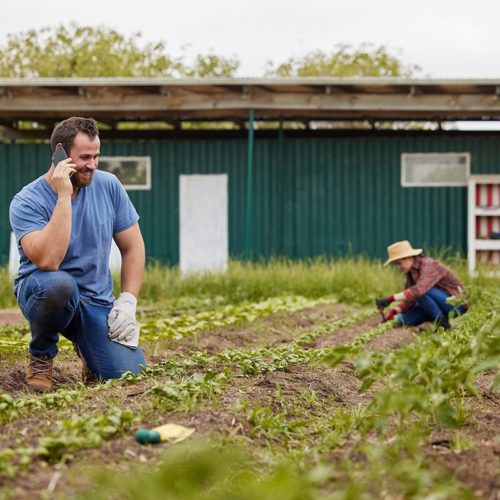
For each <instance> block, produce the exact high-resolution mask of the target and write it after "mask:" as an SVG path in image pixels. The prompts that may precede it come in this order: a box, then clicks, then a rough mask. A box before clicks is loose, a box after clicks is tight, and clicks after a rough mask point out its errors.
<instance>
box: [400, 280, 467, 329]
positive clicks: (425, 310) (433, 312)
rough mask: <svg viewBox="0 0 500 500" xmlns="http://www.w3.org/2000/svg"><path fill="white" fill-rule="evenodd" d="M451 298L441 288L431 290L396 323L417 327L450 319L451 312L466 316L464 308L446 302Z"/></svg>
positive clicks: (401, 315)
mask: <svg viewBox="0 0 500 500" xmlns="http://www.w3.org/2000/svg"><path fill="white" fill-rule="evenodd" d="M448 297H450V295H448V294H447V293H446V292H443V290H440V289H439V288H431V289H430V290H429V291H428V292H427V293H426V294H424V295H422V296H421V297H419V298H418V299H417V300H415V305H414V306H413V307H412V308H411V309H410V310H409V311H406V312H404V313H401V314H398V316H397V317H396V321H397V323H398V325H407V326H416V325H420V324H421V323H424V322H426V321H436V319H437V318H439V317H441V316H444V317H448V316H449V314H450V312H451V311H454V312H455V314H456V315H457V316H458V315H461V314H464V313H465V311H466V310H467V309H466V308H465V307H464V306H459V307H457V306H454V305H451V304H449V303H448V302H446V299H447V298H448Z"/></svg>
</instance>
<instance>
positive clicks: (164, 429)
mask: <svg viewBox="0 0 500 500" xmlns="http://www.w3.org/2000/svg"><path fill="white" fill-rule="evenodd" d="M194 431H195V430H194V429H192V428H189V427H184V426H182V425H178V424H165V425H160V426H159V427H155V428H154V429H151V430H149V429H139V430H138V431H137V432H136V433H135V439H136V440H137V441H138V442H139V443H141V444H150V443H159V442H160V441H171V442H172V443H178V442H180V441H183V440H184V439H186V438H187V437H189V436H191V434H193V432H194Z"/></svg>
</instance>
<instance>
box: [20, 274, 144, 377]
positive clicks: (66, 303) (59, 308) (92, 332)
mask: <svg viewBox="0 0 500 500" xmlns="http://www.w3.org/2000/svg"><path fill="white" fill-rule="evenodd" d="M17 299H18V302H19V307H20V308H21V311H22V313H23V314H24V316H25V317H26V319H27V320H28V321H29V322H30V328H31V342H30V345H29V351H30V353H31V354H33V355H35V356H49V357H50V358H53V357H54V356H55V355H56V354H57V352H58V350H57V342H58V340H59V333H61V334H62V335H64V336H65V337H66V338H67V339H69V340H70V341H71V342H73V344H76V345H77V346H78V349H79V350H80V352H81V354H82V356H83V357H84V359H85V361H86V363H87V365H88V367H89V368H90V369H91V370H92V371H93V372H94V373H95V374H96V375H97V377H98V378H99V379H100V380H107V379H111V378H119V377H121V375H122V374H123V373H124V372H126V371H132V372H134V373H140V369H139V365H144V366H145V364H146V363H145V361H144V356H143V354H142V351H141V350H140V349H139V348H137V349H130V348H129V347H126V346H123V345H121V344H118V343H117V342H113V341H112V340H110V339H109V337H108V314H109V311H110V310H111V307H112V306H111V305H110V306H98V305H91V304H88V303H86V302H84V301H83V300H81V299H80V292H79V290H78V286H77V284H76V282H75V280H74V279H73V278H72V277H71V275H69V274H68V273H66V272H65V271H53V272H45V271H40V270H37V271H35V272H33V273H32V274H30V275H29V276H28V277H27V278H26V279H25V280H24V281H23V282H22V284H21V286H20V289H19V290H18V297H17Z"/></svg>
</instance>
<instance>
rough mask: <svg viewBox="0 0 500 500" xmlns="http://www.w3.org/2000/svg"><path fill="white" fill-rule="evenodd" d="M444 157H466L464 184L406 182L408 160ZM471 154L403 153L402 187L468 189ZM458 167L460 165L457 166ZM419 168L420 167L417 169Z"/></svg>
mask: <svg viewBox="0 0 500 500" xmlns="http://www.w3.org/2000/svg"><path fill="white" fill-rule="evenodd" d="M436 156H437V157H443V156H448V157H449V156H455V157H465V169H466V172H465V179H464V181H463V182H408V181H407V180H406V175H405V173H406V167H407V166H408V165H407V164H406V160H407V159H408V158H422V159H424V160H425V159H426V158H429V157H436ZM470 162H471V157H470V153H467V152H457V153H439V152H434V153H402V154H401V186H403V187H466V186H467V180H468V178H469V176H470ZM457 165H458V164H457ZM417 168H418V167H417Z"/></svg>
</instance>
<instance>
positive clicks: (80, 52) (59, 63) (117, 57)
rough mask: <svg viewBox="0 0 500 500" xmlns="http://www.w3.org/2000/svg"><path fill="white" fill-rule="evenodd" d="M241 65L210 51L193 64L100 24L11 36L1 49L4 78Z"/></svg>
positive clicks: (160, 45)
mask: <svg viewBox="0 0 500 500" xmlns="http://www.w3.org/2000/svg"><path fill="white" fill-rule="evenodd" d="M239 65H240V62H239V61H238V60H237V59H235V58H225V57H221V56H218V55H216V54H213V53H209V54H206V55H202V54H199V55H197V56H196V57H195V60H194V62H193V63H192V64H187V63H186V62H185V61H184V58H183V57H173V56H170V55H168V54H167V53H166V44H165V43H164V42H157V43H142V40H141V34H140V33H136V34H134V35H132V36H130V37H125V36H124V35H121V34H120V33H118V32H117V31H115V30H113V29H110V28H106V27H104V26H99V27H96V28H94V27H90V26H78V25H77V24H74V23H72V24H70V25H69V26H63V25H60V26H58V27H55V28H54V27H45V28H42V29H40V30H29V31H27V32H22V33H19V34H10V35H8V37H7V43H6V45H5V46H4V47H1V48H0V76H2V77H59V78H66V77H106V76H124V77H126V76H135V77H182V76H196V77H205V76H227V77H229V76H233V75H234V73H235V72H236V70H237V69H238V67H239Z"/></svg>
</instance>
